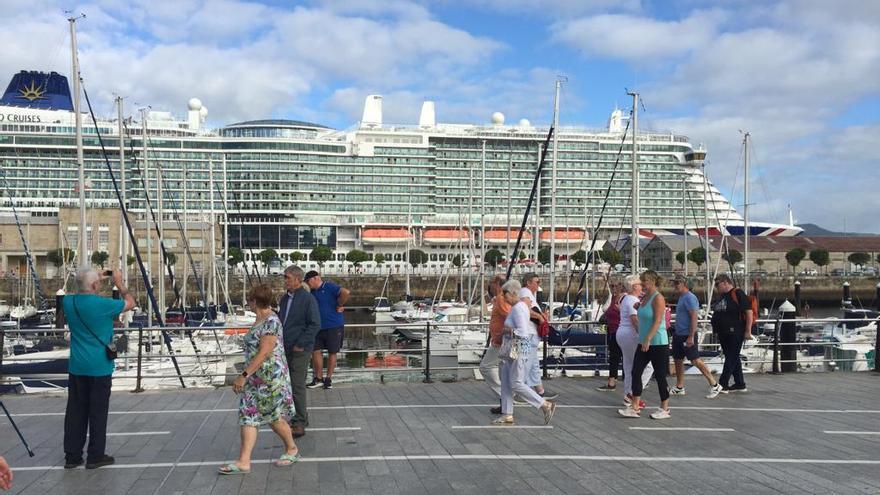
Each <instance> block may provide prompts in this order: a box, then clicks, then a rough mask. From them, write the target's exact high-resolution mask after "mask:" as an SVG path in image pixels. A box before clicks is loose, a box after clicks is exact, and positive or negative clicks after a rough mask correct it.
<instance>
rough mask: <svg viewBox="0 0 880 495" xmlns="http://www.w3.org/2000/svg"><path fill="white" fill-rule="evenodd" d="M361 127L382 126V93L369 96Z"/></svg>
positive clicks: (365, 103)
mask: <svg viewBox="0 0 880 495" xmlns="http://www.w3.org/2000/svg"><path fill="white" fill-rule="evenodd" d="M361 127H382V95H369V96H367V99H366V100H365V101H364V116H363V117H361Z"/></svg>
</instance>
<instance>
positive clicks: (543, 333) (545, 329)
mask: <svg viewBox="0 0 880 495" xmlns="http://www.w3.org/2000/svg"><path fill="white" fill-rule="evenodd" d="M548 335H550V322H549V321H547V320H541V323H538V337H541V338H542V339H543V338H545V337H547V336H548Z"/></svg>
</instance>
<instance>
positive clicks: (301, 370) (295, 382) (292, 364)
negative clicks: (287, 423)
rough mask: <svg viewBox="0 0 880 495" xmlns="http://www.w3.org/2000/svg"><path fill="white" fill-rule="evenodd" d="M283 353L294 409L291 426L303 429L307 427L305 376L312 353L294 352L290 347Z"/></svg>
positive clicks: (307, 412)
mask: <svg viewBox="0 0 880 495" xmlns="http://www.w3.org/2000/svg"><path fill="white" fill-rule="evenodd" d="M284 353H285V354H286V357H287V368H288V371H290V386H291V388H292V391H293V407H294V408H295V409H296V412H295V413H294V415H293V418H291V424H294V425H299V426H302V427H303V428H305V427H306V426H309V411H308V409H307V406H308V403H307V402H308V401H307V398H306V394H307V393H308V392H307V390H308V389H307V388H306V375H307V374H308V371H309V363H311V362H312V353H311V352H309V351H294V350H293V347H292V346H291V347H290V348H289V349H287V350H285V352H284Z"/></svg>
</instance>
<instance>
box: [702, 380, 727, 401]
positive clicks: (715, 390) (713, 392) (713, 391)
mask: <svg viewBox="0 0 880 495" xmlns="http://www.w3.org/2000/svg"><path fill="white" fill-rule="evenodd" d="M722 390H723V388H722V387H721V384H720V383H716V384H715V386H714V387H709V395H707V396H706V398H707V399H714V398H715V397H718V395H719V394H721V391H722Z"/></svg>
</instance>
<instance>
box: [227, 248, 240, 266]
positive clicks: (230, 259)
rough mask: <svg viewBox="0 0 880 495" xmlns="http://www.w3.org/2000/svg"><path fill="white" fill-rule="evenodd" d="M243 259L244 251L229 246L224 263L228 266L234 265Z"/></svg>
mask: <svg viewBox="0 0 880 495" xmlns="http://www.w3.org/2000/svg"><path fill="white" fill-rule="evenodd" d="M243 261H244V253H243V252H242V251H241V249H239V248H237V247H231V248H229V255H228V256H226V263H228V264H229V266H235V265H237V264H239V263H241V262H243Z"/></svg>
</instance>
